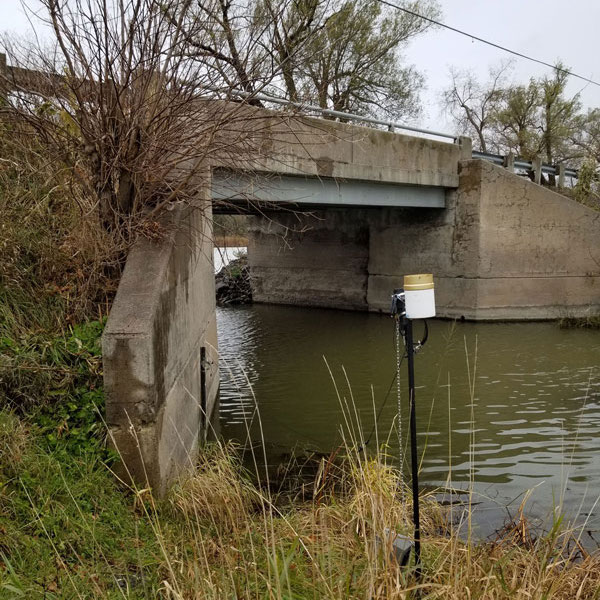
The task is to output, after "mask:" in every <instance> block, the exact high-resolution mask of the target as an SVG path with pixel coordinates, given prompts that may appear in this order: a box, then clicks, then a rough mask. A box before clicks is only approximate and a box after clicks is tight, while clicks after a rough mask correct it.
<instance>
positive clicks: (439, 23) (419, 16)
mask: <svg viewBox="0 0 600 600" xmlns="http://www.w3.org/2000/svg"><path fill="white" fill-rule="evenodd" d="M377 2H379V3H380V4H385V5H387V6H390V7H392V8H395V9H396V10H401V11H402V12H405V13H407V14H409V15H412V16H413V17H418V18H419V19H423V21H427V22H428V23H432V24H433V25H439V26H440V27H444V28H445V29H449V30H450V31H454V33H459V34H460V35H464V36H465V37H468V38H471V39H473V40H477V41H478V42H481V43H482V44H487V45H488V46H492V47H493V48H498V49H499V50H503V51H504V52H508V53H509V54H513V55H514V56H518V57H520V58H524V59H525V60H530V61H532V62H535V63H538V64H540V65H544V66H545V67H550V68H551V69H555V70H556V71H560V72H562V73H566V74H567V75H570V76H571V77H577V79H582V80H583V81H587V82H588V83H591V84H593V85H597V86H598V87H600V83H598V82H596V81H594V80H593V79H588V78H587V77H583V75H578V74H577V73H573V71H569V70H568V69H563V68H561V67H557V66H556V65H552V64H550V63H547V62H545V61H543V60H539V59H537V58H533V57H531V56H527V55H526V54H522V53H521V52H517V51H516V50H511V49H510V48H506V47H505V46H500V45H499V44H495V43H494V42H490V41H488V40H484V39H483V38H480V37H478V36H476V35H472V34H470V33H467V32H466V31H462V30H461V29H457V28H456V27H451V26H450V25H446V24H445V23H442V22H440V21H436V20H435V19H431V18H430V17H425V16H423V15H421V14H419V13H417V12H414V11H412V10H410V9H408V8H404V7H403V6H398V5H397V4H394V3H393V2H388V0H377Z"/></svg>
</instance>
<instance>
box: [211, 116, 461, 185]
mask: <svg viewBox="0 0 600 600" xmlns="http://www.w3.org/2000/svg"><path fill="white" fill-rule="evenodd" d="M255 111H256V115H257V116H256V117H255V118H254V120H252V122H251V123H252V128H253V131H254V135H255V136H257V137H258V138H260V139H259V141H257V142H256V143H255V146H256V147H257V148H260V151H258V152H257V153H256V154H255V155H254V158H253V160H251V161H245V162H241V161H240V159H239V157H238V156H234V157H233V158H232V159H228V158H227V157H221V156H219V157H216V158H215V160H214V161H213V168H228V167H233V168H234V170H239V169H240V168H244V167H245V169H246V170H248V171H251V172H256V173H269V174H275V173H280V174H285V175H303V176H317V177H334V178H337V179H348V180H362V181H371V182H372V181H376V182H387V183H400V184H408V185H421V186H439V187H447V188H456V187H457V185H458V161H459V160H460V159H461V156H462V153H464V152H468V153H469V157H470V156H471V155H470V147H469V148H464V147H463V148H461V146H460V145H459V144H453V143H451V142H440V141H437V140H430V139H425V138H420V137H414V136H409V135H403V134H399V133H391V132H387V131H382V130H378V129H372V128H370V127H360V126H356V125H349V124H347V123H337V122H334V121H327V120H324V119H311V118H309V117H289V118H288V119H285V120H283V119H282V118H281V114H279V115H276V116H274V115H270V114H269V112H268V111H265V110H262V109H261V110H259V109H255ZM261 115H265V116H261ZM248 118H250V117H248ZM231 135H234V134H233V133H232V134H231Z"/></svg>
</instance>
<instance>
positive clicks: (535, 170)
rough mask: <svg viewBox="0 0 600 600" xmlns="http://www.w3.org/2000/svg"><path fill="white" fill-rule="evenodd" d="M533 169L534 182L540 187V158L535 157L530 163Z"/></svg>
mask: <svg viewBox="0 0 600 600" xmlns="http://www.w3.org/2000/svg"><path fill="white" fill-rule="evenodd" d="M531 168H532V169H533V175H534V181H535V182H536V183H537V184H538V185H540V184H541V183H542V157H541V156H536V157H535V158H534V159H533V161H532V162H531Z"/></svg>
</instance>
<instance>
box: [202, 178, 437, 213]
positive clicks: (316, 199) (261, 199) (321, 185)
mask: <svg viewBox="0 0 600 600" xmlns="http://www.w3.org/2000/svg"><path fill="white" fill-rule="evenodd" d="M212 200H213V206H214V209H215V212H238V211H240V210H242V211H243V210H250V211H251V210H252V209H253V207H254V208H256V205H257V204H258V205H259V206H260V207H261V208H266V207H269V208H276V207H277V205H294V206H297V207H298V208H302V207H307V208H308V207H317V206H318V207H329V206H330V207H355V208H369V207H406V206H412V207H421V208H445V206H446V200H445V188H443V187H430V186H410V185H403V184H394V183H377V182H368V181H359V180H339V179H332V178H323V177H321V178H318V177H303V176H291V175H260V174H244V173H232V172H231V171H224V170H219V169H216V170H214V171H213V177H212Z"/></svg>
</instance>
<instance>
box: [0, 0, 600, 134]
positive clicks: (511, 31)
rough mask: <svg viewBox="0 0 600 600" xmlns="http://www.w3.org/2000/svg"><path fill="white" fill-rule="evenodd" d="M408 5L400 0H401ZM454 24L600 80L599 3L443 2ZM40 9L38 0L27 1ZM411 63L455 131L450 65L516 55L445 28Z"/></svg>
mask: <svg viewBox="0 0 600 600" xmlns="http://www.w3.org/2000/svg"><path fill="white" fill-rule="evenodd" d="M396 2H398V3H401V0H396ZM439 2H440V4H441V6H442V10H443V17H442V20H443V21H444V22H445V23H447V24H448V25H452V26H453V27H456V28H458V29H463V30H465V31H467V32H469V33H472V34H474V35H477V36H479V37H482V38H486V39H489V40H490V41H493V42H496V43H498V44H501V45H503V46H507V47H509V48H512V49H514V50H516V51H518V52H521V53H523V54H528V55H531V56H533V57H534V58H539V59H540V60H544V61H546V62H549V63H554V62H555V61H556V60H557V59H559V58H560V59H562V61H563V62H564V63H565V64H566V65H568V66H569V67H570V68H571V70H572V71H574V72H575V73H578V74H580V75H583V76H585V77H589V78H591V79H594V80H596V81H598V82H599V83H600V63H599V62H598V60H599V58H600V36H599V34H598V24H599V23H600V0H572V1H571V2H570V3H565V2H564V0H439ZM27 4H28V6H30V7H31V8H34V9H35V8H36V6H37V2H36V0H27ZM0 31H1V32H5V31H9V32H12V33H17V34H22V35H26V34H28V32H29V31H30V24H29V21H28V20H27V18H26V16H25V14H24V13H23V10H22V8H21V0H0ZM406 58H407V60H408V62H410V63H412V64H414V65H415V66H416V67H417V68H418V69H419V70H420V71H421V72H422V73H423V74H424V75H425V77H426V85H427V90H426V92H425V93H424V94H423V102H424V111H425V114H424V116H423V118H422V119H421V121H420V124H421V125H422V126H425V127H430V128H433V129H438V130H439V129H443V130H446V131H450V132H451V126H450V125H449V124H448V123H446V122H445V118H444V117H443V116H442V115H441V114H440V109H439V106H438V98H439V94H440V92H441V90H442V89H443V88H444V87H445V86H446V85H447V84H448V69H449V67H450V66H456V67H459V68H467V69H470V70H472V71H473V72H474V73H475V74H477V75H478V76H479V77H480V79H482V80H484V79H485V78H486V76H487V72H488V68H489V66H490V65H494V64H497V63H499V62H500V61H501V60H502V59H506V58H510V55H508V54H506V53H505V52H502V51H501V50H497V49H495V48H491V47H489V46H486V45H483V44H481V43H479V42H476V41H472V40H470V39H468V38H465V37H463V36H460V35H458V34H456V33H453V32H451V31H448V30H444V29H434V30H431V31H429V32H428V33H426V34H424V35H423V36H421V37H419V38H417V39H415V40H414V41H413V42H412V43H411V45H410V47H409V48H408V50H407V52H406ZM548 72H549V70H548V69H547V68H546V67H543V66H541V65H537V64H535V63H532V62H529V61H525V60H523V59H519V58H515V68H514V72H513V75H512V78H513V80H514V81H515V82H526V81H527V80H528V79H529V78H530V77H532V76H536V77H539V76H540V75H543V74H545V73H548ZM578 91H581V99H582V101H583V104H584V106H586V107H596V106H600V87H598V86H594V85H592V84H586V83H585V82H584V81H581V80H577V79H573V78H572V79H571V81H570V84H569V93H571V94H574V93H576V92H578Z"/></svg>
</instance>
